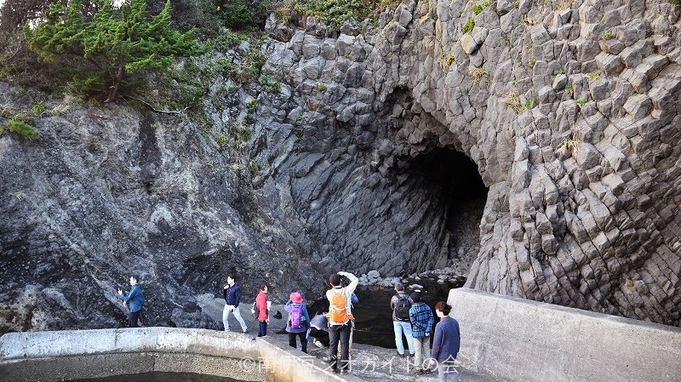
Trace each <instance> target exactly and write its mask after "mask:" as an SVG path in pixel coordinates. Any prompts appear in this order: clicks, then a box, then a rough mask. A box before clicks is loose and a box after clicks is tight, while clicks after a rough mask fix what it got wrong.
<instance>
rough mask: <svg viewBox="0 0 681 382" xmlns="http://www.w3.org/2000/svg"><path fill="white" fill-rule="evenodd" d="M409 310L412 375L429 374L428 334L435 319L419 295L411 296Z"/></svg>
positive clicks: (416, 293)
mask: <svg viewBox="0 0 681 382" xmlns="http://www.w3.org/2000/svg"><path fill="white" fill-rule="evenodd" d="M410 297H411V300H412V304H411V308H410V309H409V321H411V336H412V337H413V338H414V348H415V349H414V350H415V354H414V355H415V356H414V366H415V368H414V373H415V374H429V373H431V370H430V362H431V361H430V334H431V333H432V330H433V323H434V322H435V317H434V316H433V311H432V310H431V309H430V307H429V306H428V305H427V304H426V303H425V302H422V301H421V293H419V292H414V293H412V294H411V296H410Z"/></svg>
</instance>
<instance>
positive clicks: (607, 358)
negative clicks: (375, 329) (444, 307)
mask: <svg viewBox="0 0 681 382" xmlns="http://www.w3.org/2000/svg"><path fill="white" fill-rule="evenodd" d="M448 304H450V305H451V306H452V313H451V316H452V317H454V318H456V319H457V320H458V321H459V324H460V326H461V351H460V353H459V356H458V357H457V358H458V359H459V360H460V361H461V362H462V363H463V365H464V366H465V367H466V368H467V369H470V370H474V371H480V372H486V373H490V374H493V375H495V376H497V377H499V378H503V379H506V380H512V381H537V382H540V381H541V382H545V381H552V382H561V381H565V382H568V381H569V382H575V381H589V382H598V381H603V382H606V381H607V382H610V381H656V382H665V381H668V382H678V381H681V328H677V327H672V326H665V325H659V324H650V323H645V322H642V321H637V320H632V319H628V318H622V317H616V316H610V315H606V314H600V313H594V312H588V311H583V310H579V309H573V308H566V307H562V306H557V305H551V304H546V303H541V302H536V301H529V300H524V299H519V298H514V297H508V296H501V295H495V294H491V293H484V292H480V291H475V290H472V289H464V288H460V289H452V290H451V291H450V292H449V297H448Z"/></svg>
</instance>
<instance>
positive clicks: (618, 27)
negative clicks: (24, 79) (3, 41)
mask: <svg viewBox="0 0 681 382" xmlns="http://www.w3.org/2000/svg"><path fill="white" fill-rule="evenodd" d="M473 10H475V12H474V11H473ZM471 20H473V22H474V26H473V22H471ZM307 21H308V22H307V24H306V25H305V28H304V29H298V30H296V29H291V28H289V27H287V26H281V25H276V22H275V21H274V20H270V23H269V25H268V30H269V32H270V33H271V35H272V36H273V37H274V38H272V39H270V40H267V41H265V42H264V43H263V47H262V48H263V51H264V53H265V54H266V55H267V56H268V61H267V63H266V65H265V67H264V68H263V73H264V74H266V75H268V76H270V77H271V78H276V79H277V80H279V81H280V86H279V88H278V89H277V90H275V91H273V90H271V89H270V90H269V91H264V89H258V88H247V89H240V90H238V91H236V92H234V93H230V94H228V95H226V96H225V97H224V99H223V100H222V102H217V103H209V102H207V103H206V105H205V114H206V116H207V119H208V121H209V123H210V126H209V127H208V128H206V127H205V126H200V125H198V124H197V123H196V122H193V121H191V120H187V119H183V118H175V117H172V116H168V115H162V114H155V113H151V112H149V113H140V112H137V111H134V110H133V109H132V108H130V107H127V106H123V105H120V106H107V107H106V108H105V109H104V110H102V109H98V108H95V107H80V106H71V108H70V109H60V108H59V107H58V105H59V102H60V100H57V101H55V102H52V103H51V104H50V107H51V109H52V110H57V111H60V112H59V113H57V112H53V113H52V116H51V117H48V118H43V119H40V120H39V121H38V123H37V127H38V129H39V130H40V132H41V134H42V136H41V138H39V139H38V140H36V141H34V142H24V141H21V140H18V139H16V137H14V136H12V135H4V136H2V137H0V163H1V168H2V169H3V170H2V182H0V195H1V196H2V198H3V199H2V200H3V202H2V204H1V205H0V206H1V207H0V208H1V216H0V242H1V243H2V257H1V258H0V262H1V263H2V264H1V265H2V267H1V268H2V270H0V272H1V273H0V275H1V277H2V280H3V286H2V290H1V291H0V292H1V293H0V304H1V306H2V309H1V311H2V315H1V317H2V319H3V320H4V322H3V323H1V324H2V327H3V328H4V329H3V330H30V329H46V328H73V327H104V326H115V325H119V324H120V323H121V322H122V314H121V313H122V312H121V308H120V304H118V302H117V301H116V299H115V297H114V295H113V294H114V291H115V288H116V287H118V286H124V285H123V283H124V282H125V280H126V273H127V272H130V271H134V272H137V273H140V274H141V277H142V280H143V285H144V286H145V291H146V293H147V295H148V296H149V299H150V303H149V310H148V311H149V314H148V317H147V323H149V324H161V325H166V324H167V325H179V326H203V327H217V326H219V324H216V323H214V322H212V321H210V320H208V319H207V318H206V316H205V315H204V314H202V313H201V312H200V309H198V307H197V305H196V296H198V295H199V294H202V293H213V294H215V295H218V294H219V290H220V288H221V282H222V278H223V277H224V275H225V273H226V272H230V271H235V272H237V273H238V274H239V275H240V278H241V280H242V285H243V286H244V287H245V289H246V290H247V291H249V290H252V289H253V288H254V287H255V285H256V284H257V283H258V282H260V281H261V280H268V281H269V282H270V283H271V284H272V285H273V286H274V288H273V293H274V294H275V296H276V295H277V293H278V294H280V295H281V296H285V295H286V294H287V292H289V291H290V290H291V289H302V290H304V291H305V292H307V294H308V296H315V295H317V294H318V293H320V292H321V291H322V290H323V289H324V287H325V285H324V282H323V281H322V279H323V278H324V276H325V275H326V274H327V273H328V272H331V271H333V270H337V269H339V268H344V269H346V270H349V271H353V272H356V273H360V274H361V273H366V272H368V271H369V270H373V269H376V270H378V271H380V273H381V274H382V275H384V276H401V275H406V274H409V273H413V272H419V271H425V270H429V269H434V268H444V267H449V268H451V269H452V270H454V271H455V272H458V273H460V274H465V275H468V282H467V286H469V287H473V288H477V289H482V290H487V291H492V292H497V293H503V294H510V295H515V296H522V297H525V298H530V299H535V300H540V301H546V302H551V303H556V304H561V305H567V306H573V307H579V308H583V309H589V310H595V311H602V312H606V313H611V314H616V315H624V316H628V317H633V318H638V319H642V320H650V321H655V322H660V323H666V324H671V325H678V324H679V322H680V316H679V309H680V307H679V305H680V304H681V293H679V290H678V288H679V275H681V244H680V243H679V238H678V237H679V235H678V232H680V229H679V224H681V218H680V217H679V214H678V208H679V204H680V203H681V195H680V193H681V184H678V182H679V181H678V180H677V178H678V175H679V172H681V170H680V168H681V167H679V163H677V162H678V161H679V158H680V156H679V150H681V149H679V147H678V145H677V143H678V140H679V139H680V137H681V135H680V131H679V130H680V129H681V120H680V118H681V117H679V104H678V97H679V94H681V91H680V90H681V67H680V66H679V65H680V64H681V48H680V46H681V44H680V42H681V41H680V39H681V34H680V33H679V30H678V28H679V9H678V7H676V6H673V5H671V4H670V3H669V2H668V1H666V0H657V1H647V2H646V1H643V0H633V1H612V2H607V3H603V2H600V1H595V0H594V1H572V2H571V1H560V2H558V1H553V2H540V4H537V3H536V2H534V1H527V0H525V1H517V2H510V1H505V0H499V1H496V2H479V3H476V2H465V1H452V2H440V1H435V0H430V1H420V2H415V1H406V2H404V3H403V4H402V5H401V6H399V7H398V8H397V9H396V10H386V12H384V13H383V14H382V16H381V19H380V21H379V23H378V25H377V26H364V27H360V26H359V25H356V24H353V23H347V24H345V25H344V26H343V28H342V29H341V31H340V34H337V35H336V34H334V32H333V31H330V30H329V29H327V28H325V27H324V26H321V25H318V24H316V23H315V22H314V20H311V19H308V20H307ZM229 53H230V55H231V56H230V57H233V56H238V49H237V50H236V51H235V52H229ZM230 86H231V84H230V83H229V81H227V80H226V81H225V82H224V83H221V84H216V85H215V86H214V87H213V88H212V89H211V92H212V94H218V93H219V92H220V89H221V88H222V87H230ZM0 90H1V91H0V98H1V99H0V102H2V103H4V104H9V105H12V106H13V107H14V108H16V109H20V108H22V107H23V108H26V107H30V106H27V105H30V103H31V101H30V100H26V99H25V97H24V98H22V97H21V96H19V95H17V94H14V93H12V91H11V89H8V88H7V87H3V88H2V89H0ZM246 105H248V106H249V107H250V108H251V109H252V108H253V105H255V106H256V107H255V111H254V112H253V113H252V114H249V112H248V111H247V107H246ZM251 121H252V123H251ZM251 126H252V127H253V134H252V135H251V134H250V133H249V134H245V135H244V137H243V139H242V140H241V141H240V138H239V131H241V130H240V129H244V128H245V129H250V128H251ZM206 131H207V133H206ZM219 135H224V136H227V137H230V139H231V140H233V141H234V142H236V143H233V144H230V145H222V144H221V143H220V142H218V141H216V140H215V139H212V137H217V136H219ZM244 163H245V164H246V165H244ZM483 210H484V212H483ZM471 222H474V223H473V224H472V223H471ZM478 228H479V231H478ZM248 293H249V292H247V294H248ZM251 295H252V296H251V298H252V297H253V296H254V295H255V293H254V292H253V293H251ZM310 298H311V297H310Z"/></svg>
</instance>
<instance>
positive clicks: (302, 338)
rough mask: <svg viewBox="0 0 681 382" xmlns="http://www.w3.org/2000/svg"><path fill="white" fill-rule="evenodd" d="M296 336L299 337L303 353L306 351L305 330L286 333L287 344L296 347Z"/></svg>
mask: <svg viewBox="0 0 681 382" xmlns="http://www.w3.org/2000/svg"><path fill="white" fill-rule="evenodd" d="M296 337H298V338H300V345H301V349H300V350H302V351H303V353H307V339H306V338H305V337H307V332H302V333H289V334H288V344H289V346H291V347H292V348H294V347H296Z"/></svg>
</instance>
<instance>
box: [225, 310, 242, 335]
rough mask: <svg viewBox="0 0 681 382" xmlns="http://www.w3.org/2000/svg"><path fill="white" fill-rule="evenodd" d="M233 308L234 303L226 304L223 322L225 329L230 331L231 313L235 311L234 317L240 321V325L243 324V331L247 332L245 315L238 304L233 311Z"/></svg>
mask: <svg viewBox="0 0 681 382" xmlns="http://www.w3.org/2000/svg"><path fill="white" fill-rule="evenodd" d="M232 308H234V305H225V307H224V308H223V309H222V324H223V325H224V326H225V331H226V332H228V331H229V314H230V313H234V317H235V318H236V320H237V321H239V325H241V331H242V332H245V331H246V322H244V319H243V317H241V312H240V311H239V307H238V306H237V307H236V308H234V311H232Z"/></svg>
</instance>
